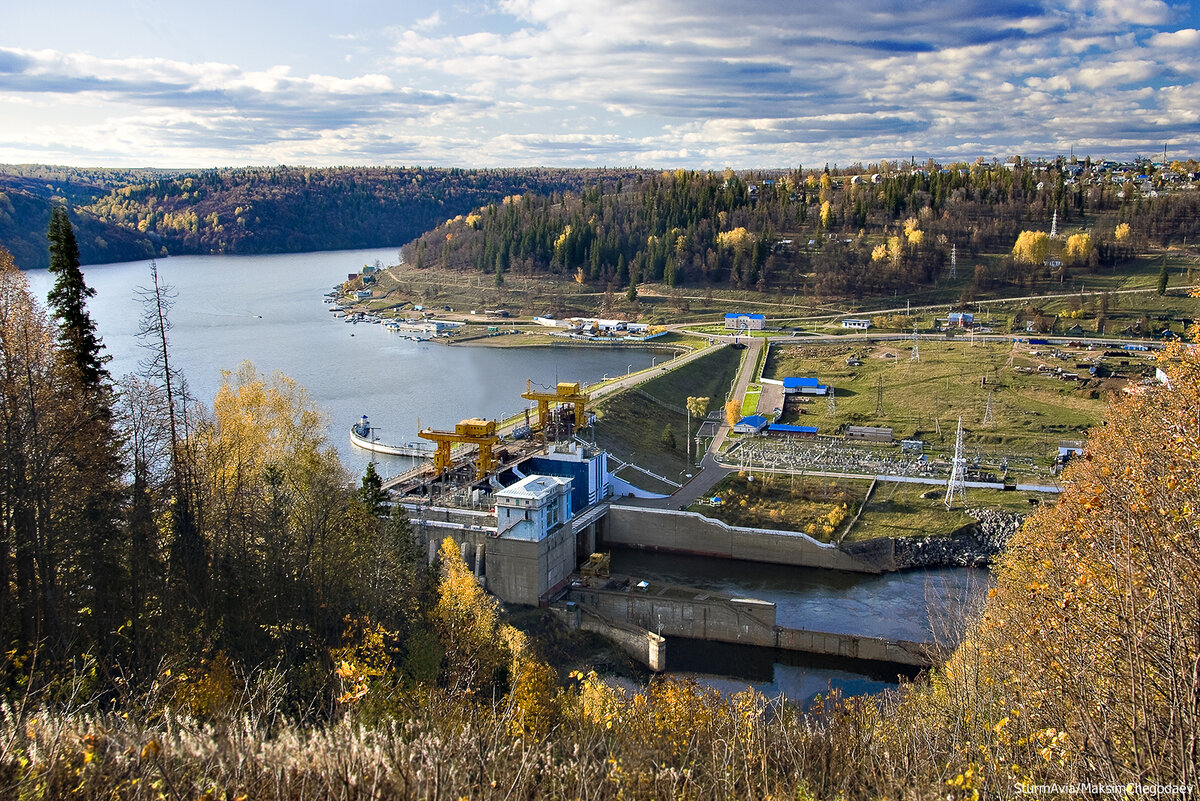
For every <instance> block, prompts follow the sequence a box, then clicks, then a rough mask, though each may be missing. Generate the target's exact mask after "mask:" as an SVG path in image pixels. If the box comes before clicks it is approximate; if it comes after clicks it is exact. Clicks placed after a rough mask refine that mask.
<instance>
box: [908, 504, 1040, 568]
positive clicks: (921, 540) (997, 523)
mask: <svg viewBox="0 0 1200 801" xmlns="http://www.w3.org/2000/svg"><path fill="white" fill-rule="evenodd" d="M967 514H969V515H970V516H971V517H973V518H975V520H976V522H975V523H972V524H971V525H969V526H964V527H963V528H961V529H959V530H958V531H956V532H954V533H953V534H951V535H949V536H946V537H903V538H895V539H893V540H892V542H893V545H894V547H895V551H894V560H895V561H894V564H895V569H896V570H909V569H913V568H925V567H986V566H988V565H990V564H991V563H992V560H993V559H994V558H995V556H996V555H997V554H999V553H1000V552H1001V551H1003V550H1004V548H1005V546H1006V545H1008V541H1009V539H1011V538H1012V535H1013V534H1015V533H1016V531H1017V529H1018V528H1020V527H1021V523H1022V522H1024V520H1025V515H1021V514H1014V513H1010V512H998V511H995V510H992V509H970V510H968V512H967Z"/></svg>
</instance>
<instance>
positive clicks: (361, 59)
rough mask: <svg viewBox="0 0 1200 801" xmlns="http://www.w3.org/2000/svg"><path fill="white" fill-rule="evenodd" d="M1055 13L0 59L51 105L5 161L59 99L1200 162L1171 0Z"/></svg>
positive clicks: (339, 122) (829, 19) (683, 19)
mask: <svg viewBox="0 0 1200 801" xmlns="http://www.w3.org/2000/svg"><path fill="white" fill-rule="evenodd" d="M1048 2H1049V3H1051V6H1050V7H1048V8H1047V10H1045V11H1040V10H1039V9H1038V8H1037V7H1036V6H1033V5H1030V4H1029V3H1028V2H1024V1H1023V0H1021V1H1018V0H930V1H929V2H925V3H922V4H914V5H911V6H905V7H903V9H902V10H897V9H898V8H899V7H897V6H887V7H884V6H881V5H880V4H878V3H877V2H868V0H847V2H845V3H843V4H841V5H839V6H837V7H836V9H835V8H833V7H826V6H819V5H813V4H795V5H786V4H784V5H781V4H779V3H777V2H774V0H744V2H742V3H739V4H734V5H730V4H720V3H717V2H716V0H644V1H643V2H618V1H617V0H609V1H608V2H601V0H489V2H488V3H487V4H485V5H475V6H472V8H471V10H470V11H469V12H463V11H462V10H461V9H456V11H455V14H454V15H451V14H450V13H449V12H448V11H447V12H446V13H444V14H443V13H442V12H440V11H435V12H434V13H432V14H430V15H429V16H427V17H425V18H423V19H419V20H418V21H417V22H415V23H413V22H407V23H405V24H404V25H403V26H402V27H394V26H392V25H389V23H392V22H394V20H386V19H385V20H381V21H380V22H381V24H380V25H379V27H378V29H376V30H375V31H374V32H372V33H371V35H360V34H355V35H353V37H350V36H346V37H344V38H343V37H339V36H332V35H331V36H330V38H329V39H328V40H327V41H330V42H331V45H330V46H331V47H332V48H334V51H335V52H334V54H333V57H334V58H333V62H332V63H333V64H335V65H336V64H338V63H339V61H338V58H339V57H340V56H341V53H338V52H337V50H336V48H338V47H339V46H342V47H345V48H347V50H346V53H345V59H344V60H343V61H341V62H340V63H341V64H342V66H341V67H340V68H339V67H338V66H329V65H325V66H324V67H323V68H321V69H313V68H310V67H307V66H306V65H305V64H304V63H303V62H292V61H286V60H282V59H281V60H280V61H281V63H279V64H277V65H276V66H274V67H269V66H262V65H260V66H258V67H257V68H256V69H252V70H246V69H241V68H240V67H238V66H237V65H236V64H233V63H203V62H188V61H184V60H169V59H148V58H127V59H121V58H101V57H99V56H96V55H93V54H91V53H63V52H57V51H33V50H17V49H10V50H4V49H0V92H4V93H6V94H8V95H14V96H17V97H25V98H38V100H39V102H38V103H34V104H32V105H33V107H35V108H30V106H29V104H26V106H22V107H20V113H21V114H23V115H27V116H23V117H22V118H21V120H17V121H8V122H5V121H0V160H5V158H7V156H6V153H7V152H8V151H9V150H10V149H12V148H15V147H16V145H15V144H12V143H15V142H18V141H23V140H20V137H18V136H17V135H16V134H17V133H19V131H17V129H18V127H20V126H24V129H27V130H33V129H36V128H37V126H38V124H39V123H38V116H37V114H38V111H37V107H40V105H41V104H42V102H44V101H46V100H47V99H49V98H59V99H60V100H61V101H62V102H64V103H68V102H69V103H72V104H78V103H79V102H80V101H81V100H86V102H87V103H89V104H91V106H92V107H93V110H92V111H93V113H94V115H95V117H96V120H95V121H96V125H98V126H101V127H97V128H91V129H89V130H88V133H87V136H89V137H95V136H97V135H99V133H100V132H101V131H104V130H107V131H109V134H110V135H111V136H113V137H114V138H119V139H120V141H121V142H122V145H123V147H126V148H129V149H130V150H131V151H132V152H137V150H138V148H139V147H140V148H143V149H144V150H145V151H147V152H152V153H156V154H161V155H163V156H164V157H165V156H169V155H170V154H178V155H177V156H176V157H175V159H174V160H175V161H176V162H177V161H178V159H180V158H189V159H195V158H199V157H200V155H199V154H203V155H204V156H205V157H211V155H212V154H213V153H217V152H224V153H226V156H225V157H224V158H222V159H220V161H221V162H222V163H229V162H230V161H239V160H241V161H247V160H255V161H262V160H292V161H295V160H296V158H297V156H298V155H303V156H304V157H305V158H306V159H308V160H310V161H311V163H347V161H348V160H350V159H351V158H354V157H358V158H362V159H364V160H367V161H377V162H392V163H398V162H408V163H412V162H414V161H416V162H421V163H430V162H442V163H460V164H485V163H486V164H521V163H533V162H536V163H559V164H569V163H575V164H594V163H607V164H617V163H622V162H623V163H633V162H637V163H641V164H645V163H648V160H653V159H661V160H662V161H663V162H664V163H667V164H671V165H674V164H678V163H680V162H681V161H682V160H684V159H685V158H686V159H689V160H690V161H691V162H692V166H714V167H722V166H724V165H725V164H735V165H736V164H738V163H745V162H739V160H741V159H746V160H752V163H754V164H759V165H764V164H780V165H781V166H786V164H787V163H789V161H796V160H802V161H804V162H805V163H815V162H821V161H825V160H830V161H834V160H840V161H849V160H858V159H863V160H866V159H871V158H878V157H881V156H888V157H895V156H897V155H903V156H905V157H907V156H908V155H913V154H914V152H915V154H916V155H918V157H921V156H922V155H923V154H924V155H933V156H937V155H939V154H955V155H969V151H970V150H971V149H972V148H976V149H984V150H985V151H989V152H980V153H977V155H986V156H990V155H995V154H996V153H998V154H1001V155H1008V154H1011V153H1012V152H1015V151H1017V150H1019V149H1022V148H1030V149H1032V150H1033V151H1034V152H1036V153H1047V154H1053V153H1054V152H1055V150H1056V149H1057V148H1059V147H1060V146H1061V143H1062V142H1064V141H1065V142H1073V141H1078V142H1083V141H1097V142H1101V141H1103V139H1104V137H1103V131H1104V130H1105V129H1106V126H1107V128H1108V130H1110V131H1111V132H1112V134H1113V136H1112V142H1113V143H1114V144H1113V145H1111V146H1109V145H1105V147H1106V151H1105V152H1111V151H1112V148H1114V147H1119V146H1123V145H1124V143H1128V142H1131V141H1138V137H1139V136H1143V137H1144V138H1145V144H1144V145H1138V146H1136V147H1134V149H1135V150H1146V149H1148V147H1149V144H1150V142H1151V141H1156V142H1157V141H1161V140H1162V139H1163V138H1164V131H1163V130H1161V129H1162V128H1163V127H1164V126H1167V127H1169V126H1172V125H1173V126H1177V127H1178V130H1177V131H1175V132H1170V133H1172V135H1173V137H1174V138H1175V139H1179V140H1182V141H1183V142H1185V143H1186V142H1192V143H1194V144H1195V147H1196V149H1197V150H1198V151H1200V129H1198V128H1197V123H1196V119H1195V112H1194V108H1195V105H1196V104H1195V103H1194V100H1195V97H1196V91H1197V90H1196V86H1197V84H1198V83H1200V65H1198V64H1197V61H1198V60H1197V59H1195V57H1194V52H1195V51H1196V49H1197V47H1198V46H1200V31H1197V30H1195V29H1193V28H1185V29H1181V30H1177V29H1174V28H1172V29H1168V28H1166V27H1165V26H1166V24H1167V23H1168V21H1169V20H1170V14H1171V13H1172V12H1171V9H1170V8H1169V7H1168V6H1167V5H1166V4H1164V3H1163V2H1160V0H1059V2H1057V3H1056V2H1055V0H1048ZM381 40H384V41H387V42H388V43H389V49H388V50H386V51H380V50H379V49H374V50H372V49H370V48H372V47H375V46H376V45H377V44H378V43H379V41H381ZM339 42H344V43H345V44H343V45H339V44H338V43H339ZM351 54H353V59H352V62H353V63H350V56H351ZM358 65H362V66H358ZM339 69H343V70H345V71H344V72H340V73H339ZM1160 84H1161V85H1164V86H1166V87H1168V88H1166V89H1162V90H1157V89H1156V87H1157V86H1158V85H1160ZM1189 103H1191V105H1190V106H1189ZM14 108H17V107H16V106H14ZM151 109H153V110H155V113H153V114H149V113H147V112H148V111H149V110H151ZM170 109H173V110H174V111H175V112H176V113H175V114H174V115H172V114H168V113H166V110H170ZM1118 116H1119V119H1117V117H1118ZM22 120H23V121H22ZM105 124H107V125H109V126H111V127H110V128H107V129H106V128H103V125H105ZM55 137H56V139H55V141H58V142H60V143H62V147H63V148H69V147H71V146H72V145H71V142H72V141H74V142H75V143H76V146H78V147H80V148H81V151H80V152H84V151H83V149H82V148H84V147H85V146H86V147H93V143H94V141H95V140H94V138H93V139H89V140H87V141H86V142H85V138H84V137H85V134H84V133H83V132H82V129H81V130H80V131H78V132H74V133H73V132H72V131H71V130H70V129H69V128H68V127H66V126H63V127H61V128H57V129H56V131H55ZM222 148H225V150H222ZM993 149H994V151H995V152H991V151H992V150H993ZM684 151H686V153H687V154H688V155H687V156H686V157H683V156H681V155H680V153H681V152H684ZM10 160H11V159H10ZM67 160H70V159H67ZM135 160H136V161H137V162H138V163H147V160H146V158H144V157H141V156H140V155H139V156H138V157H137V158H136V159H135Z"/></svg>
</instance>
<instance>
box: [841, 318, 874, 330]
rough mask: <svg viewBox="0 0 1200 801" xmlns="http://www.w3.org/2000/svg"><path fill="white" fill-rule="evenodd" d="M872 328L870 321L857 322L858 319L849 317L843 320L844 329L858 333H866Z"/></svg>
mask: <svg viewBox="0 0 1200 801" xmlns="http://www.w3.org/2000/svg"><path fill="white" fill-rule="evenodd" d="M870 327H871V321H870V320H857V319H854V318H850V317H847V318H846V319H845V320H842V328H854V329H856V330H858V331H866V330H867V329H868V328H870Z"/></svg>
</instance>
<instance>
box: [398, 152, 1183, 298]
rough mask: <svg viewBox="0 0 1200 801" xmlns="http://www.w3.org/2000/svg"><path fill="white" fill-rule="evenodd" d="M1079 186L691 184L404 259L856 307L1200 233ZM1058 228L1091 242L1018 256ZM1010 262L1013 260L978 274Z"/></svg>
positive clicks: (456, 235)
mask: <svg viewBox="0 0 1200 801" xmlns="http://www.w3.org/2000/svg"><path fill="white" fill-rule="evenodd" d="M1072 176H1073V173H1072V172H1071V171H1070V170H1069V169H1068V165H1066V164H1046V165H1036V166H1035V165H1027V164H1021V165H1017V166H1015V168H1014V167H1013V165H1007V166H1006V165H1001V164H990V165H989V164H976V165H973V166H969V167H968V166H966V165H956V166H953V168H943V167H939V166H938V165H934V164H931V165H930V168H929V169H906V170H903V171H892V172H888V173H886V174H881V173H874V174H872V175H870V176H868V177H867V179H866V180H862V177H861V176H859V175H857V174H855V175H848V176H835V175H833V174H831V173H830V172H828V171H803V170H795V171H791V172H787V173H780V174H771V175H770V176H769V177H768V176H766V175H763V174H740V173H734V172H733V171H731V170H730V171H726V172H725V173H723V174H720V173H707V172H688V171H684V170H677V171H675V172H668V173H655V174H651V175H648V176H647V177H646V179H645V180H644V181H642V182H641V183H638V184H632V183H630V182H628V181H625V182H622V181H620V180H611V179H609V180H607V181H604V182H596V183H593V184H592V185H590V186H588V187H587V188H586V189H584V190H583V191H582V192H580V193H564V194H554V195H548V196H547V195H533V194H526V195H524V196H521V197H519V198H510V199H508V200H506V201H503V202H500V203H493V204H489V205H487V206H485V207H482V208H480V209H478V210H476V211H474V212H472V213H470V214H466V215H464V216H462V217H458V218H455V219H453V220H451V221H449V222H447V223H446V224H444V225H442V226H439V227H438V228H436V229H434V230H432V231H430V232H428V233H426V234H424V235H422V236H421V237H419V238H418V239H417V240H416V241H415V242H412V243H410V244H408V245H406V246H405V247H404V250H403V253H404V257H405V261H406V262H407V263H408V264H410V265H413V266H415V267H418V268H421V267H431V266H437V267H442V268H446V269H451V270H470V271H476V272H481V273H486V274H492V275H495V276H497V281H500V280H501V279H502V277H503V275H504V274H505V273H506V272H512V273H514V274H518V275H557V276H559V277H561V278H563V279H564V280H574V281H577V282H579V283H586V284H589V285H593V286H598V287H603V288H606V289H609V290H613V289H625V288H627V287H630V286H636V284H638V283H639V282H653V283H665V284H667V285H670V286H679V285H690V286H706V287H725V288H732V289H742V290H758V291H760V292H789V293H802V294H806V295H812V294H815V295H820V296H825V297H853V298H855V299H858V298H862V297H864V296H865V297H871V296H879V295H885V294H886V295H891V294H893V293H894V292H911V291H913V290H914V289H919V288H922V287H928V286H931V285H933V284H934V283H936V282H937V281H938V280H940V279H943V278H944V277H945V276H946V274H947V273H948V272H949V265H950V261H951V258H952V254H953V256H954V257H955V258H956V259H957V262H958V264H959V265H960V266H959V267H958V270H959V271H960V274H965V275H966V276H967V277H968V278H971V279H972V280H971V284H970V285H969V287H968V288H967V293H968V294H972V295H973V294H974V293H975V292H976V291H982V290H994V289H997V288H1004V287H1019V288H1024V289H1026V290H1029V291H1033V290H1034V289H1035V288H1036V287H1037V286H1038V285H1039V284H1045V283H1049V282H1054V283H1062V282H1064V281H1066V280H1067V279H1069V278H1070V277H1071V276H1072V275H1086V274H1088V273H1092V272H1096V271H1098V270H1104V271H1106V272H1107V271H1109V270H1111V269H1113V268H1115V266H1116V265H1117V264H1118V263H1121V262H1123V261H1125V260H1126V259H1128V258H1130V257H1132V256H1133V255H1134V254H1135V253H1137V252H1138V251H1139V249H1140V248H1143V247H1145V246H1146V245H1154V246H1159V247H1167V246H1170V245H1180V244H1183V243H1186V242H1188V241H1191V242H1195V241H1196V237H1197V235H1198V234H1200V193H1197V192H1195V191H1179V192H1168V191H1166V190H1165V189H1164V191H1162V192H1159V191H1157V190H1154V189H1151V190H1150V191H1148V192H1147V191H1143V190H1142V189H1138V188H1136V187H1135V186H1134V185H1126V184H1117V183H1112V182H1106V181H1104V180H1101V179H1097V180H1094V181H1086V180H1082V179H1077V178H1075V177H1072ZM1054 225H1057V226H1058V228H1059V229H1061V230H1066V229H1071V230H1073V231H1076V232H1077V233H1076V238H1075V239H1074V241H1071V242H1068V247H1067V248H1066V250H1065V253H1064V256H1063V258H1062V259H1060V260H1050V259H1049V258H1047V257H1048V256H1050V255H1053V254H1049V253H1042V254H1041V255H1040V256H1039V257H1035V254H1032V253H1030V252H1028V251H1020V250H1018V251H1014V242H1016V241H1017V240H1018V238H1019V236H1020V234H1021V233H1022V232H1023V231H1025V230H1027V229H1032V230H1035V231H1049V230H1051V228H1052V227H1053V226H1054ZM1122 225H1125V228H1122V227H1121V226H1122ZM1129 231H1136V232H1137V236H1136V237H1133V238H1131V237H1129V236H1127V235H1122V232H1125V233H1126V234H1127V233H1128V232H1129ZM1010 252H1011V254H1010ZM997 253H999V254H1010V255H1007V256H1006V257H1005V258H1003V259H989V260H987V261H980V257H981V256H982V255H983V254H997ZM968 299H969V298H968Z"/></svg>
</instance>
